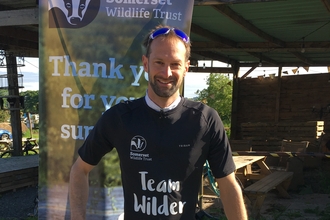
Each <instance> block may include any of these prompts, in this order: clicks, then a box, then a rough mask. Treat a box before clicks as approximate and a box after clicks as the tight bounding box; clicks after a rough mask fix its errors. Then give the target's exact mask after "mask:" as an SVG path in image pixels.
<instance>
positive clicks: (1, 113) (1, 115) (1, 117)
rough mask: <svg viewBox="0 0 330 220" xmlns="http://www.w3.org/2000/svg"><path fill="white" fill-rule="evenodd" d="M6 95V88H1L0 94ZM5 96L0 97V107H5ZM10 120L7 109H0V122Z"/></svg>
mask: <svg viewBox="0 0 330 220" xmlns="http://www.w3.org/2000/svg"><path fill="white" fill-rule="evenodd" d="M7 95H8V91H7V90H3V89H0V96H1V97H2V96H7ZM5 100H7V99H5V98H2V100H1V102H2V106H1V108H6V106H5ZM9 120H10V112H9V111H7V110H3V109H1V110H0V122H9Z"/></svg>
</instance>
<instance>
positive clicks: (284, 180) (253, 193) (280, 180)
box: [244, 171, 293, 218]
mask: <svg viewBox="0 0 330 220" xmlns="http://www.w3.org/2000/svg"><path fill="white" fill-rule="evenodd" d="M292 175H293V172H286V171H275V172H273V173H271V174H269V175H267V176H266V177H264V178H262V179H260V180H258V181H257V182H255V183H253V184H252V185H250V186H248V187H246V188H245V189H244V194H245V195H246V196H247V198H248V199H249V200H250V202H251V208H252V210H251V212H252V216H253V217H254V218H257V217H259V215H260V209H261V206H262V204H263V202H264V200H265V198H266V194H267V193H268V192H269V191H270V190H272V189H274V188H276V189H277V191H278V192H279V194H280V196H282V197H284V198H290V195H289V194H288V192H287V189H288V187H289V185H290V182H291V179H292Z"/></svg>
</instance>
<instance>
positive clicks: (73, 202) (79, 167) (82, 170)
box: [69, 157, 94, 220]
mask: <svg viewBox="0 0 330 220" xmlns="http://www.w3.org/2000/svg"><path fill="white" fill-rule="evenodd" d="M93 167H94V166H92V165H89V164H88V163H86V162H84V161H83V160H82V159H81V158H80V157H78V159H77V160H76V162H75V163H74V164H73V166H72V168H71V172H70V186H69V187H70V188H69V196H70V210H71V219H72V220H83V219H85V217H86V205H87V199H88V192H89V184H88V174H89V172H90V171H91V170H92V169H93Z"/></svg>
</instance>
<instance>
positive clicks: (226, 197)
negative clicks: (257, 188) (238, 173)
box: [216, 173, 248, 220]
mask: <svg viewBox="0 0 330 220" xmlns="http://www.w3.org/2000/svg"><path fill="white" fill-rule="evenodd" d="M216 180H217V183H218V186H219V190H220V198H221V201H222V204H223V206H224V210H225V214H226V216H227V218H228V219H229V220H247V219H248V218H247V213H246V208H245V204H244V199H243V194H242V190H241V188H240V186H239V184H238V183H237V182H236V179H235V173H231V174H229V175H228V176H225V177H223V178H217V179H216Z"/></svg>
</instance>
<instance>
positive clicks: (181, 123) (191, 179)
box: [70, 27, 247, 220]
mask: <svg viewBox="0 0 330 220" xmlns="http://www.w3.org/2000/svg"><path fill="white" fill-rule="evenodd" d="M144 46H145V47H146V54H145V55H143V56H142V61H143V66H144V70H145V71H146V72H147V73H148V74H149V75H148V76H149V83H148V90H147V93H146V96H145V97H143V98H140V99H137V100H134V101H127V102H125V103H120V104H118V105H116V106H114V107H112V108H110V109H109V110H108V111H106V112H105V113H104V114H103V115H102V116H101V119H100V120H99V121H98V122H97V124H96V125H95V126H94V129H93V130H92V131H91V133H90V135H89V136H88V138H87V139H86V141H85V143H84V144H83V146H82V147H81V148H80V149H79V157H78V159H77V161H76V162H75V164H74V165H73V167H72V169H71V174H70V207H71V218H72V219H74V220H78V219H84V218H85V210H86V202H87V197H88V196H87V195H88V173H89V172H90V171H91V170H92V168H93V167H94V166H95V165H96V164H97V163H98V162H99V161H100V159H101V158H102V156H103V155H104V154H106V153H107V152H109V151H111V150H112V149H113V148H114V147H115V148H116V149H117V151H118V155H119V158H120V164H121V172H122V183H123V189H124V200H125V202H124V213H125V214H124V216H125V219H128V220H136V219H141V220H148V219H171V220H174V219H175V220H177V219H183V220H192V219H195V210H196V204H197V199H198V191H199V188H200V180H201V176H202V171H203V165H204V163H205V160H208V161H209V163H210V166H211V168H212V171H213V174H214V176H215V177H216V178H217V179H216V180H217V183H218V185H219V189H220V194H221V200H222V203H223V205H224V209H225V213H226V215H227V218H228V219H235V220H238V219H247V216H246V210H245V206H244V202H243V198H242V192H241V189H240V187H239V185H238V184H237V182H236V181H235V174H234V171H235V165H234V162H233V159H232V155H231V150H230V147H229V143H228V139H227V136H226V133H225V130H224V127H223V124H222V122H221V120H220V117H219V116H218V114H217V112H216V111H215V110H214V109H212V108H210V107H208V106H206V105H204V104H202V103H199V102H193V101H189V100H187V99H184V98H182V97H180V93H179V88H180V86H181V85H182V82H183V79H184V76H185V74H186V73H187V71H188V67H189V56H190V42H189V37H188V36H187V35H186V34H185V33H184V32H182V31H181V30H179V29H175V28H171V27H157V29H156V30H154V31H152V32H151V34H150V35H149V36H148V37H147V38H146V40H145V41H144Z"/></svg>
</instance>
